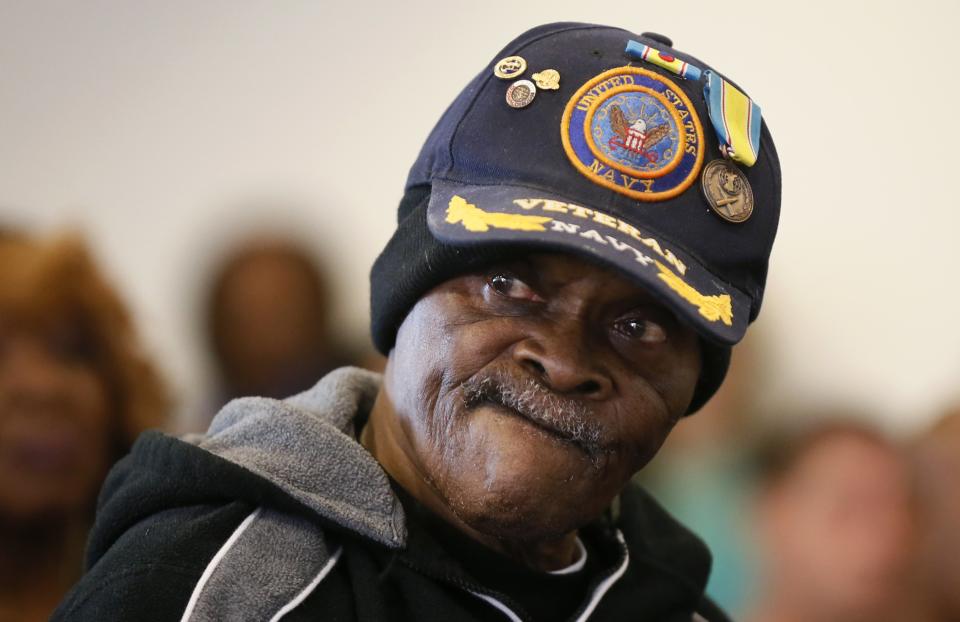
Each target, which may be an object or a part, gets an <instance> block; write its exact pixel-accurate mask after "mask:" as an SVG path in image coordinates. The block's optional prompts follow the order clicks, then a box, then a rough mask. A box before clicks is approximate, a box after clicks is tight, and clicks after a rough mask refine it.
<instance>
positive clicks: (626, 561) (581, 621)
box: [470, 529, 630, 622]
mask: <svg viewBox="0 0 960 622" xmlns="http://www.w3.org/2000/svg"><path fill="white" fill-rule="evenodd" d="M617 540H619V541H620V544H621V545H622V546H623V562H622V563H621V564H620V567H619V568H617V570H616V571H615V572H614V573H613V574H612V575H610V576H609V577H607V578H606V579H604V580H603V581H602V582H601V583H600V585H598V586H597V588H596V589H595V590H593V596H591V597H590V602H589V603H588V604H587V607H586V608H585V609H584V610H583V613H581V614H580V616H579V617H577V619H576V622H585V620H586V619H587V618H589V617H590V614H592V613H593V610H594V609H596V608H597V605H599V604H600V599H601V598H603V596H604V594H606V593H607V591H609V590H610V588H611V587H613V584H614V583H616V582H617V581H618V580H619V579H620V577H622V576H623V574H624V573H625V572H626V571H627V566H629V565H630V551H629V550H628V549H627V542H626V540H625V539H624V538H623V533H621V531H620V530H619V529H618V530H617ZM470 593H471V594H473V595H474V596H476V597H477V598H482V599H483V600H485V601H487V602H488V603H490V604H491V605H493V606H494V607H496V608H497V609H499V610H500V611H502V612H503V613H504V614H505V615H506V616H507V617H508V618H510V622H523V620H521V619H520V616H518V615H517V614H516V613H514V612H513V610H512V609H510V607H507V606H506V605H505V604H503V603H502V602H500V601H499V600H497V599H496V598H494V597H493V596H490V595H488V594H481V593H480V592H474V591H470Z"/></svg>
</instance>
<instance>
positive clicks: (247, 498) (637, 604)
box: [53, 369, 726, 622]
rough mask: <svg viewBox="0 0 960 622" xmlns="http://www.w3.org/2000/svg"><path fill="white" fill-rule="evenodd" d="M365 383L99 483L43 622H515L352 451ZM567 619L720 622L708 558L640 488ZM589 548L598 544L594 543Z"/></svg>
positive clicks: (258, 411)
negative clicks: (86, 537) (77, 566)
mask: <svg viewBox="0 0 960 622" xmlns="http://www.w3.org/2000/svg"><path fill="white" fill-rule="evenodd" d="M378 387H379V377H378V376H376V375H374V374H369V373H367V372H361V371H359V370H349V369H344V370H338V371H337V372H334V373H332V374H330V375H329V376H327V377H326V378H324V379H323V380H322V381H321V382H320V383H319V384H318V385H317V386H316V387H315V388H314V389H311V390H310V391H308V392H306V393H304V394H301V395H299V396H296V397H294V398H290V399H289V400H286V401H283V402H279V401H275V400H267V399H263V398H244V399H242V400H236V401H234V402H232V403H231V404H229V405H228V406H227V407H225V408H224V410H223V411H221V413H220V414H219V415H218V416H217V418H216V419H215V420H214V422H213V424H212V426H211V428H210V431H209V433H208V434H207V435H206V436H196V437H193V438H185V439H182V440H180V439H175V438H171V437H168V436H164V435H161V434H159V433H148V434H145V435H144V436H143V437H142V438H141V439H140V440H139V441H138V442H137V443H136V445H135V446H134V448H133V451H132V452H131V454H130V455H129V456H128V457H127V458H125V459H124V460H123V461H121V462H120V463H119V464H118V465H117V466H116V467H115V468H114V469H113V471H112V472H111V474H110V476H109V477H108V479H107V481H106V483H105V485H104V489H103V491H102V493H101V497H100V501H99V509H98V514H97V520H96V524H95V526H94V529H93V531H92V533H91V536H90V541H89V548H88V552H87V565H88V567H89V571H88V572H87V574H86V575H85V576H84V578H83V579H82V580H81V581H80V583H79V584H78V585H77V586H76V587H75V588H74V589H73V590H72V591H71V593H70V594H69V595H68V596H67V598H66V600H65V601H64V602H63V603H62V604H61V605H60V607H59V609H58V610H57V611H56V613H55V614H54V617H53V619H54V620H71V621H73V620H91V621H93V620H96V621H108V620H144V621H146V620H191V621H194V620H279V619H281V618H282V619H284V620H288V621H294V620H314V621H316V620H330V621H335V620H336V621H340V620H343V621H353V620H362V621H371V622H373V621H387V620H390V621H393V620H397V621H399V620H416V621H423V622H430V621H441V620H442V621H444V622H447V621H451V620H457V621H459V620H463V621H472V620H478V621H479V620H491V621H500V622H502V621H504V620H528V619H530V618H529V617H528V616H527V614H526V613H525V612H524V611H523V610H522V609H521V607H520V606H519V605H518V604H517V603H516V602H513V601H511V599H510V598H509V597H508V596H506V595H504V594H502V593H499V592H497V591H495V590H493V589H491V588H489V587H486V586H484V585H482V584H480V583H479V582H477V581H476V580H475V579H473V578H472V577H471V576H470V575H469V574H467V573H466V572H465V571H464V570H463V567H462V565H461V564H459V563H458V562H457V559H456V554H455V553H456V552H454V554H451V553H450V552H448V551H446V550H444V548H443V546H441V544H440V540H438V539H437V538H435V537H434V535H433V534H432V533H431V530H430V529H429V528H427V527H425V526H424V525H423V523H422V522H421V521H417V520H410V519H409V518H408V514H409V512H405V511H404V506H403V503H401V501H400V499H399V497H398V495H397V494H395V492H394V490H393V489H392V488H391V482H390V481H389V480H388V478H387V476H386V474H385V473H384V472H383V470H382V469H381V468H380V467H379V465H378V464H377V462H376V461H375V460H374V459H373V457H372V456H370V454H369V453H367V452H366V451H365V450H364V449H363V448H362V446H360V445H359V444H358V443H357V442H356V441H355V440H354V422H355V421H356V420H358V419H365V417H366V415H367V413H368V412H369V409H370V408H371V406H372V404H373V400H374V397H375V395H376V392H377V390H378ZM590 528H591V529H594V530H597V533H599V534H601V536H602V537H606V539H607V541H608V542H610V543H611V544H610V545H609V546H610V547H612V548H611V549H610V550H611V558H610V559H613V560H615V561H614V563H613V564H612V565H611V566H610V567H609V569H607V570H605V571H603V572H601V573H599V574H598V575H597V576H596V577H594V579H593V581H592V584H591V586H590V588H591V589H590V590H589V595H588V597H587V598H586V599H585V600H584V602H583V603H582V605H581V606H580V608H579V611H578V612H577V613H576V614H575V615H574V616H573V617H572V618H571V619H573V620H585V619H589V620H597V621H605V620H610V621H613V620H623V621H627V620H630V621H635V620H663V621H678V622H679V621H684V622H686V621H689V620H692V619H693V620H700V619H706V620H711V621H712V620H726V618H725V616H723V614H722V613H721V612H719V611H718V610H717V609H716V607H715V606H714V605H713V604H712V603H710V602H709V600H707V599H706V598H705V596H704V593H703V590H704V585H705V583H706V579H707V575H708V572H709V566H710V557H709V553H708V551H707V550H706V548H705V547H704V545H703V544H702V543H701V542H700V541H699V540H698V539H697V538H696V537H695V536H693V535H692V534H691V533H689V532H688V531H687V530H685V529H684V528H683V527H682V526H680V525H679V524H678V523H676V522H675V521H674V520H673V519H672V518H671V517H670V516H668V515H667V514H666V513H665V512H664V511H663V510H662V509H660V508H659V506H657V505H656V503H655V502H654V501H653V500H652V499H651V498H650V497H649V496H648V495H646V493H644V492H643V491H642V490H640V489H639V488H635V487H628V488H627V489H626V490H625V491H624V492H623V494H622V495H621V497H620V502H619V511H618V515H617V516H616V517H613V516H610V517H608V518H607V519H606V520H603V521H598V524H597V525H592V526H591V527H590ZM604 534H605V536H604Z"/></svg>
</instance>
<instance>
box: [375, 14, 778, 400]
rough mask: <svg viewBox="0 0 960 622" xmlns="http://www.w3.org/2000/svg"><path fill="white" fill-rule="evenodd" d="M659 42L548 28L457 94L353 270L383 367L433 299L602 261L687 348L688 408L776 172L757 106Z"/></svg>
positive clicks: (751, 288) (762, 227) (733, 338)
mask: <svg viewBox="0 0 960 622" xmlns="http://www.w3.org/2000/svg"><path fill="white" fill-rule="evenodd" d="M671 45H672V44H671V43H670V41H669V40H668V39H666V38H665V37H663V36H661V35H653V34H648V35H636V34H633V33H630V32H628V31H626V30H622V29H619V28H611V27H606V26H597V25H590V24H575V23H557V24H548V25H544V26H539V27H537V28H534V29H532V30H529V31H527V32H525V33H524V34H522V35H520V36H519V37H517V38H516V39H515V40H514V41H512V42H511V43H510V44H508V45H507V46H506V47H505V48H504V49H503V50H502V51H501V52H500V53H498V54H497V55H496V56H495V57H494V58H492V59H491V61H490V63H489V64H488V65H487V66H486V67H485V68H484V69H483V70H482V71H481V72H480V73H479V74H478V75H477V76H476V77H475V78H474V79H473V80H472V81H471V82H470V83H469V84H468V85H467V87H466V88H465V89H464V90H463V91H462V92H461V93H460V94H459V96H457V98H456V99H455V100H454V101H453V103H452V104H451V105H450V106H449V108H448V109H447V110H446V112H445V113H444V114H443V116H442V117H441V119H440V121H439V122H438V123H437V125H436V127H434V129H433V131H432V132H431V134H430V136H429V137H428V138H427V141H426V143H425V144H424V145H423V148H422V150H421V151H420V155H419V156H418V158H417V160H416V162H415V163H414V165H413V167H412V168H411V170H410V174H409V177H408V179H407V184H406V190H405V193H404V197H403V199H402V200H401V202H400V207H399V210H398V227H397V231H396V232H395V234H394V235H393V237H392V238H391V240H390V241H389V242H388V243H387V246H386V247H385V249H384V251H383V252H382V253H381V255H380V257H379V258H378V259H377V261H376V263H375V264H374V267H373V270H372V272H371V311H372V332H373V338H374V343H375V344H376V345H377V347H378V349H379V350H380V351H381V352H383V353H387V352H389V350H390V349H391V348H392V347H393V343H394V340H395V338H396V332H397V329H398V328H399V325H400V324H401V323H402V321H403V319H404V317H405V316H406V314H407V312H408V311H409V310H410V308H411V307H412V306H413V304H414V303H416V301H417V300H418V299H419V298H420V297H421V296H422V295H423V294H424V293H426V291H428V290H429V289H430V288H432V287H433V286H435V285H437V284H439V283H441V282H443V281H445V280H447V279H449V278H452V277H453V276H456V275H458V274H461V273H464V272H467V271H469V270H472V269H476V268H478V267H480V266H483V265H485V264H489V263H491V262H494V261H498V260H501V259H502V258H503V257H504V256H505V255H506V254H510V253H516V252H517V251H518V250H521V251H525V252H529V251H530V250H553V251H562V252H569V253H574V254H577V255H581V256H584V257H587V258H590V259H593V260H595V261H598V262H600V263H602V264H606V265H608V266H610V267H612V268H614V269H616V270H619V271H620V272H621V273H623V274H625V275H626V276H628V277H629V278H632V279H633V280H635V281H636V282H638V283H639V284H641V285H642V286H643V287H644V288H645V289H647V290H648V291H650V292H652V293H653V294H654V295H655V296H657V297H658V299H660V300H661V301H662V302H663V303H664V304H665V305H666V306H667V307H668V308H670V309H672V310H673V311H674V312H675V313H676V314H677V316H678V317H680V318H682V319H683V320H685V321H686V322H687V323H688V324H689V325H691V326H692V327H693V328H694V329H695V330H696V331H697V332H698V333H699V335H700V336H701V342H702V343H703V344H704V346H705V347H704V365H703V368H704V371H703V373H702V375H701V381H700V385H699V386H698V388H697V393H696V395H695V397H694V403H693V404H692V406H691V412H692V411H693V410H696V409H697V408H699V406H701V405H702V404H703V403H704V402H705V401H706V400H707V399H708V398H709V397H710V396H711V395H712V394H713V392H714V391H715V390H716V388H717V387H718V386H719V384H720V382H721V381H722V379H723V376H724V374H725V372H726V367H727V364H728V361H729V346H731V345H733V344H735V343H737V342H738V341H740V339H741V338H742V337H743V335H744V332H745V331H746V327H747V325H748V324H749V323H750V322H751V321H753V320H754V319H755V318H756V317H757V314H758V312H759V310H760V304H761V301H762V299H763V290H764V283H765V281H766V275H767V264H768V258H769V255H770V249H771V247H772V244H773V239H774V237H775V234H776V229H777V222H778V219H779V212H780V165H779V162H778V159H777V154H776V150H775V148H774V145H773V141H772V139H771V137H770V134H769V132H768V130H767V128H766V124H765V123H763V121H762V119H761V115H760V109H759V107H758V106H757V105H756V104H755V103H754V102H752V100H750V99H749V97H747V96H746V95H745V94H744V92H743V91H742V90H740V88H739V87H738V86H737V85H736V84H735V83H733V82H732V81H731V80H729V79H727V78H726V77H725V76H724V75H723V74H720V73H719V72H716V71H715V70H713V69H712V68H711V67H710V66H708V65H706V64H705V63H703V62H701V61H700V60H698V59H696V58H694V57H692V56H689V55H686V54H684V53H682V52H679V51H677V50H674V49H673V48H672V47H671Z"/></svg>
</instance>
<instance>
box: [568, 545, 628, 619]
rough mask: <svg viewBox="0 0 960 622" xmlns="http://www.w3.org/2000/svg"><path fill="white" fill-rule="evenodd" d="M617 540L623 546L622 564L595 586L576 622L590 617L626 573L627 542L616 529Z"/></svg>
mask: <svg viewBox="0 0 960 622" xmlns="http://www.w3.org/2000/svg"><path fill="white" fill-rule="evenodd" d="M617 540H619V541H620V544H621V545H622V546H623V563H622V564H620V567H619V568H617V571H616V572H614V573H613V574H612V575H610V576H609V577H607V578H606V579H604V580H603V583H601V584H600V585H598V586H597V589H595V590H594V591H593V597H592V598H591V599H590V604H589V605H587V608H586V609H584V610H583V613H582V614H580V617H579V618H577V622H584V620H586V619H587V618H589V617H590V614H591V613H593V610H594V609H596V608H597V605H599V604H600V599H601V598H603V595H604V594H606V593H607V590H609V589H610V588H611V587H613V584H614V583H616V582H617V581H618V580H619V579H620V577H622V576H623V573H625V572H626V571H627V566H628V565H629V564H630V551H629V550H628V549H627V541H626V540H624V538H623V533H621V532H620V530H619V529H617Z"/></svg>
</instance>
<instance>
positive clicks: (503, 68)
mask: <svg viewBox="0 0 960 622" xmlns="http://www.w3.org/2000/svg"><path fill="white" fill-rule="evenodd" d="M526 70H527V61H526V60H524V58H523V57H522V56H507V57H506V58H501V59H500V60H498V61H497V64H496V65H494V66H493V75H495V76H497V77H498V78H500V79H501V80H512V79H514V78H516V77H517V76H519V75H520V74H522V73H523V72H524V71H526Z"/></svg>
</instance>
